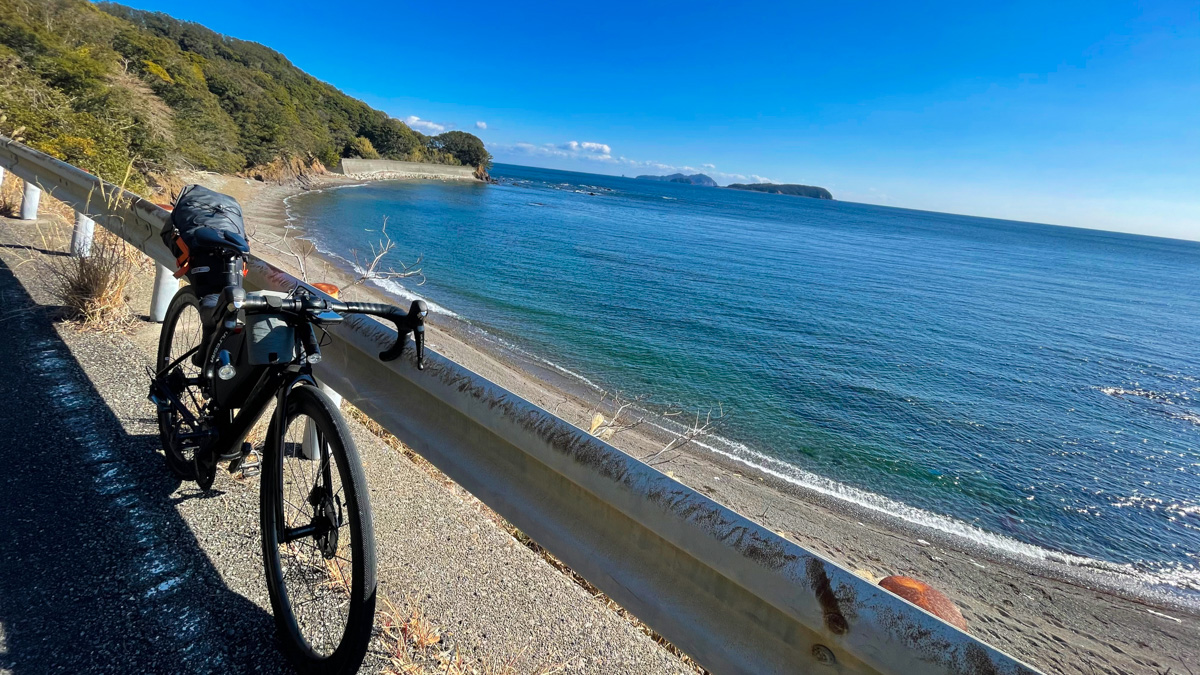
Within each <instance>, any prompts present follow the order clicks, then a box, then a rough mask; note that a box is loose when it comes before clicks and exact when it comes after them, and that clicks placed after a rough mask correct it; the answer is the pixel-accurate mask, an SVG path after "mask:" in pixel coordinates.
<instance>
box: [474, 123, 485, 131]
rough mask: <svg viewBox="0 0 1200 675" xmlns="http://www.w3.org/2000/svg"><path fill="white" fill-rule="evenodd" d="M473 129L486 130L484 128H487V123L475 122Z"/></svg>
mask: <svg viewBox="0 0 1200 675" xmlns="http://www.w3.org/2000/svg"><path fill="white" fill-rule="evenodd" d="M475 128H476V129H486V128H487V122H476V123H475Z"/></svg>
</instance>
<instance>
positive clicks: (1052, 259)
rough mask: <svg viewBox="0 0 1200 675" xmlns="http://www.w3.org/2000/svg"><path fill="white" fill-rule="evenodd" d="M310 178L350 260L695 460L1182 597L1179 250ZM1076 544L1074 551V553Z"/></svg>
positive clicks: (1002, 231) (902, 222)
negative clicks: (696, 419)
mask: <svg viewBox="0 0 1200 675" xmlns="http://www.w3.org/2000/svg"><path fill="white" fill-rule="evenodd" d="M494 173H495V175H496V176H497V177H498V178H499V179H500V181H501V183H500V184H499V185H482V184H458V183H440V182H385V183H375V184H371V185H367V186H362V187H353V188H344V189H337V190H329V191H323V192H316V193H307V194H304V195H301V196H298V197H296V198H294V199H292V200H291V201H290V208H291V213H292V214H293V217H295V218H296V219H297V222H298V224H300V225H301V226H302V227H304V228H305V229H306V230H307V232H308V233H309V236H311V237H312V238H313V239H314V240H315V241H316V242H317V243H318V244H319V246H320V247H321V248H322V249H323V250H326V251H328V252H330V253H332V254H335V255H339V256H342V257H344V258H346V259H352V255H351V254H350V252H351V251H352V250H355V249H357V250H358V251H360V253H365V252H366V251H367V249H368V247H369V244H370V242H373V241H375V240H377V239H378V237H379V234H378V230H379V228H380V225H381V223H382V222H383V218H384V217H385V216H386V217H388V219H389V220H388V232H389V233H390V234H391V235H392V237H393V238H394V239H395V240H396V241H397V243H398V248H397V251H396V255H397V256H398V258H400V259H404V260H413V259H415V258H416V257H417V256H418V255H423V256H424V262H423V267H424V270H425V273H426V275H427V282H426V283H425V285H424V286H421V287H419V288H417V287H414V286H412V284H411V283H408V282H405V283H406V285H407V286H408V287H407V288H403V289H402V288H398V287H395V286H393V287H392V288H391V290H393V291H395V292H398V293H400V294H406V293H408V292H414V291H415V292H418V293H419V294H420V295H421V296H423V297H426V298H428V299H429V300H431V301H432V302H434V303H435V304H436V305H437V306H438V308H440V309H441V310H442V311H444V312H452V313H454V314H456V315H458V316H459V317H461V318H463V319H464V320H466V321H469V322H470V323H471V324H473V325H475V326H478V327H479V328H482V329H483V330H484V331H486V332H487V333H488V334H489V335H492V336H494V337H495V338H496V339H498V340H503V341H506V342H508V343H511V344H513V345H515V346H517V347H520V348H522V349H524V350H527V351H529V352H531V353H533V354H537V355H538V356H539V357H541V358H542V359H544V360H545V361H546V362H547V363H552V364H554V366H555V367H557V368H559V369H561V370H562V371H564V372H566V371H569V372H571V373H574V374H577V375H578V376H579V377H580V378H582V379H581V381H582V380H586V381H587V382H591V383H594V384H595V385H597V386H600V387H603V388H604V389H607V390H621V391H624V392H626V393H627V394H643V395H646V396H648V397H649V406H650V407H651V408H660V409H661V408H662V407H663V406H667V405H669V404H674V405H678V406H682V407H683V408H686V409H692V410H695V409H697V408H701V409H705V410H707V409H708V408H709V407H710V406H713V405H716V404H718V403H720V404H721V406H722V407H723V408H724V410H725V412H726V413H727V415H726V417H725V419H724V420H723V426H722V428H721V429H720V436H719V437H714V438H708V439H705V440H704V444H705V446H706V447H708V448H709V449H710V450H712V451H715V452H721V453H725V454H727V455H729V456H732V457H736V458H738V459H740V460H741V461H745V462H747V463H750V464H754V465H756V466H758V467H760V468H763V469H765V470H768V471H771V472H773V473H775V474H776V475H778V476H781V477H784V478H786V479H787V480H791V481H793V482H796V483H799V484H803V485H806V486H808V487H811V488H814V489H817V490H820V491H823V492H826V493H829V494H832V495H835V496H838V497H840V498H843V499H848V500H852V501H856V502H858V503H860V504H864V505H867V506H868V507H870V508H874V509H878V510H881V511H886V512H888V513H890V514H892V515H894V516H896V517H900V518H904V519H906V520H909V521H911V522H914V523H918V524H920V525H925V526H928V527H933V528H937V529H941V530H944V531H949V532H953V533H956V534H959V535H962V536H964V537H968V538H971V539H973V540H975V541H977V542H981V543H984V544H987V545H992V546H997V547H1000V548H1004V549H1007V550H1009V551H1010V552H1016V553H1020V554H1024V555H1031V556H1035V557H1052V558H1057V559H1062V560H1066V561H1068V562H1074V563H1077V564H1083V565H1089V564H1090V565H1100V566H1103V567H1112V568H1113V569H1122V570H1126V571H1129V572H1134V573H1136V574H1138V575H1139V576H1141V577H1142V578H1145V579H1148V580H1150V581H1153V582H1160V583H1161V582H1165V583H1168V584H1172V585H1173V586H1174V587H1176V588H1180V589H1190V590H1192V591H1196V590H1200V571H1198V568H1200V363H1198V362H1197V354H1200V244H1198V243H1194V242H1184V241H1176V240H1166V239H1155V238H1148V237H1139V236H1132V235H1125V234H1114V233H1107V232H1100V231H1093V230H1082V229H1071V228H1062V227H1052V226H1046V225H1034V224H1029V223H1017V222H1007V221H998V220H988V219H982V218H972V217H966V216H955V215H947V214H939V213H928V212H919V211H908V210H903V209H894V208H886V207H880V206H868V205H863V204H852V203H844V202H836V201H822V200H813V199H804V198H797V197H787V196H781V195H767V194H756V193H755V194H752V193H745V192H738V191H733V190H723V189H713V188H702V187H695V186H688V185H676V184H669V183H657V182H648V181H636V180H633V179H624V178H614V177H608V176H598V175H591V174H580V173H569V172H561V171H550V170H543V169H531V168H527V167H517V166H508V165H500V166H497V167H496V169H495V172H494ZM1076 556H1078V558H1076Z"/></svg>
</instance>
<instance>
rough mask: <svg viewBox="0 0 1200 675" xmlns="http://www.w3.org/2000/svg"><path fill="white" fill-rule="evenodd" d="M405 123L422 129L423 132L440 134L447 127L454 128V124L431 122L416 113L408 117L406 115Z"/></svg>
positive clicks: (418, 129) (419, 129)
mask: <svg viewBox="0 0 1200 675" xmlns="http://www.w3.org/2000/svg"><path fill="white" fill-rule="evenodd" d="M404 123H405V124H407V125H408V126H410V127H412V128H413V129H416V130H417V131H421V132H424V133H427V134H440V133H442V132H443V131H445V130H447V129H453V128H454V125H453V124H438V123H437V122H430V121H429V120H423V119H421V118H420V117H417V116H416V115H409V116H408V117H405V118H404Z"/></svg>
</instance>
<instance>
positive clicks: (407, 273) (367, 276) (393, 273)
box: [348, 216, 425, 288]
mask: <svg viewBox="0 0 1200 675" xmlns="http://www.w3.org/2000/svg"><path fill="white" fill-rule="evenodd" d="M387 223H388V219H387V217H386V216H384V218H383V227H382V228H380V230H379V232H380V234H381V235H382V236H383V238H382V239H380V240H379V243H378V244H372V245H371V259H370V261H368V262H367V263H366V264H365V265H364V264H363V263H362V261H360V260H359V259H358V251H352V252H351V253H353V255H354V266H355V268H356V269H358V270H361V271H360V272H359V273H358V276H357V277H356V278H355V279H354V281H352V282H351V283H350V286H348V288H353V287H355V286H359V285H362V284H365V283H367V282H368V281H383V280H386V279H408V278H412V277H420V279H421V280H420V281H418V282H417V285H418V286H421V285H423V284H424V283H425V273H424V272H422V271H421V267H420V265H421V261H422V260H423V259H424V256H418V257H417V259H416V261H414V262H413V263H412V264H405V263H404V262H398V263H397V264H399V265H400V269H396V268H395V267H389V266H385V265H384V259H385V258H387V257H388V255H389V254H390V253H391V252H392V251H393V250H395V248H396V242H394V241H392V238H391V236H390V235H388V233H387Z"/></svg>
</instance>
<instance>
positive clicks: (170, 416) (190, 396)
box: [155, 285, 203, 480]
mask: <svg viewBox="0 0 1200 675" xmlns="http://www.w3.org/2000/svg"><path fill="white" fill-rule="evenodd" d="M185 333H186V334H185ZM202 336H203V328H202V325H201V314H200V298H199V297H198V296H197V295H196V291H195V290H194V289H193V288H192V287H191V286H190V285H189V286H184V287H183V288H181V289H179V291H178V292H176V293H175V297H173V298H171V304H170V305H169V306H168V307H167V315H166V317H164V318H163V323H162V332H161V333H160V334H159V338H158V361H157V365H156V368H155V371H156V372H157V373H162V371H163V370H164V369H165V368H166V367H167V366H169V365H171V363H173V362H174V361H175V360H176V359H177V358H179V356H180V355H182V354H183V353H184V352H186V351H188V350H189V349H191V348H192V347H195V346H197V345H199V343H200V340H201V338H202ZM178 367H179V368H180V369H182V370H183V371H184V375H185V376H187V377H196V376H198V375H199V373H200V367H199V366H197V365H195V363H193V362H192V361H191V359H185V360H184V362H183V363H180V364H179V366H178ZM185 389H192V387H186V388H185ZM194 389H195V391H194V392H192V391H179V392H175V394H176V395H177V396H178V397H179V399H180V400H181V401H190V402H191V403H192V404H193V407H194V408H196V409H195V410H192V413H193V414H195V413H198V412H199V408H200V407H201V405H202V404H201V403H200V399H198V398H197V396H198V395H202V392H201V390H200V388H199V387H198V386H197V387H194ZM179 423H180V420H179V415H178V413H175V412H173V411H170V410H166V411H162V410H160V411H159V413H158V435H159V440H161V442H162V447H163V453H164V454H165V455H166V461H167V467H168V468H170V470H171V472H172V473H174V474H175V475H176V476H177V477H178V478H180V479H181V480H196V466H195V462H194V461H193V457H192V456H189V455H188V454H187V453H186V452H185V448H182V447H180V444H179V443H176V442H175V438H174V435H175V434H176V433H177V432H178V431H179V428H178V427H179ZM193 453H194V450H193Z"/></svg>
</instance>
